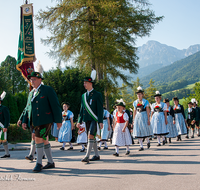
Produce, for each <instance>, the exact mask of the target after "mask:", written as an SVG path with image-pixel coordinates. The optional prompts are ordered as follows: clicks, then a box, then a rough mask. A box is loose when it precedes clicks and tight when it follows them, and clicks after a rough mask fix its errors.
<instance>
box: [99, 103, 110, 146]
mask: <svg viewBox="0 0 200 190" xmlns="http://www.w3.org/2000/svg"><path fill="white" fill-rule="evenodd" d="M109 132H110V113H109V112H108V111H107V110H106V108H105V107H104V111H103V128H102V129H101V141H100V143H99V147H98V149H99V150H101V145H102V144H104V145H105V146H104V150H106V149H108V145H107V143H106V141H108V136H109Z"/></svg>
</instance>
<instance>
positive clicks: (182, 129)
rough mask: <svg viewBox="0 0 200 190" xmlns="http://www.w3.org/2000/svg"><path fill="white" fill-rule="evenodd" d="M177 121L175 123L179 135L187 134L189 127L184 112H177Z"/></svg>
mask: <svg viewBox="0 0 200 190" xmlns="http://www.w3.org/2000/svg"><path fill="white" fill-rule="evenodd" d="M175 122H176V123H175V125H176V129H177V131H178V135H185V134H187V128H186V124H185V120H184V117H183V115H182V113H176V114H175Z"/></svg>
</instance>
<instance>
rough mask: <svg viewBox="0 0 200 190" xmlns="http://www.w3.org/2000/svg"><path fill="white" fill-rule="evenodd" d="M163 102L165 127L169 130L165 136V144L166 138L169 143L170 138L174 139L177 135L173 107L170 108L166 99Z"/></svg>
mask: <svg viewBox="0 0 200 190" xmlns="http://www.w3.org/2000/svg"><path fill="white" fill-rule="evenodd" d="M163 102H164V103H165V104H167V123H168V124H167V127H168V129H169V134H168V135H167V136H166V139H165V141H166V143H167V138H169V143H171V138H175V137H177V135H178V131H177V129H176V126H175V116H174V110H173V107H172V106H170V103H169V99H168V98H165V99H164V101H163Z"/></svg>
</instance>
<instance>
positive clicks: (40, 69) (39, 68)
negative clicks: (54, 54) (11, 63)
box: [35, 61, 44, 74]
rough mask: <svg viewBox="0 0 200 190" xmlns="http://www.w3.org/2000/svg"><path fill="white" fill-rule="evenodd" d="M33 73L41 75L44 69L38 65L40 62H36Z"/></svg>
mask: <svg viewBox="0 0 200 190" xmlns="http://www.w3.org/2000/svg"><path fill="white" fill-rule="evenodd" d="M35 71H36V72H39V73H40V74H41V73H43V71H44V69H43V67H42V65H41V64H40V61H39V62H38V64H37V66H36V69H35Z"/></svg>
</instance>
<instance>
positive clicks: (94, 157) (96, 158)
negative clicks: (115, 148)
mask: <svg viewBox="0 0 200 190" xmlns="http://www.w3.org/2000/svg"><path fill="white" fill-rule="evenodd" d="M97 160H100V156H93V157H92V159H90V161H97Z"/></svg>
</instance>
